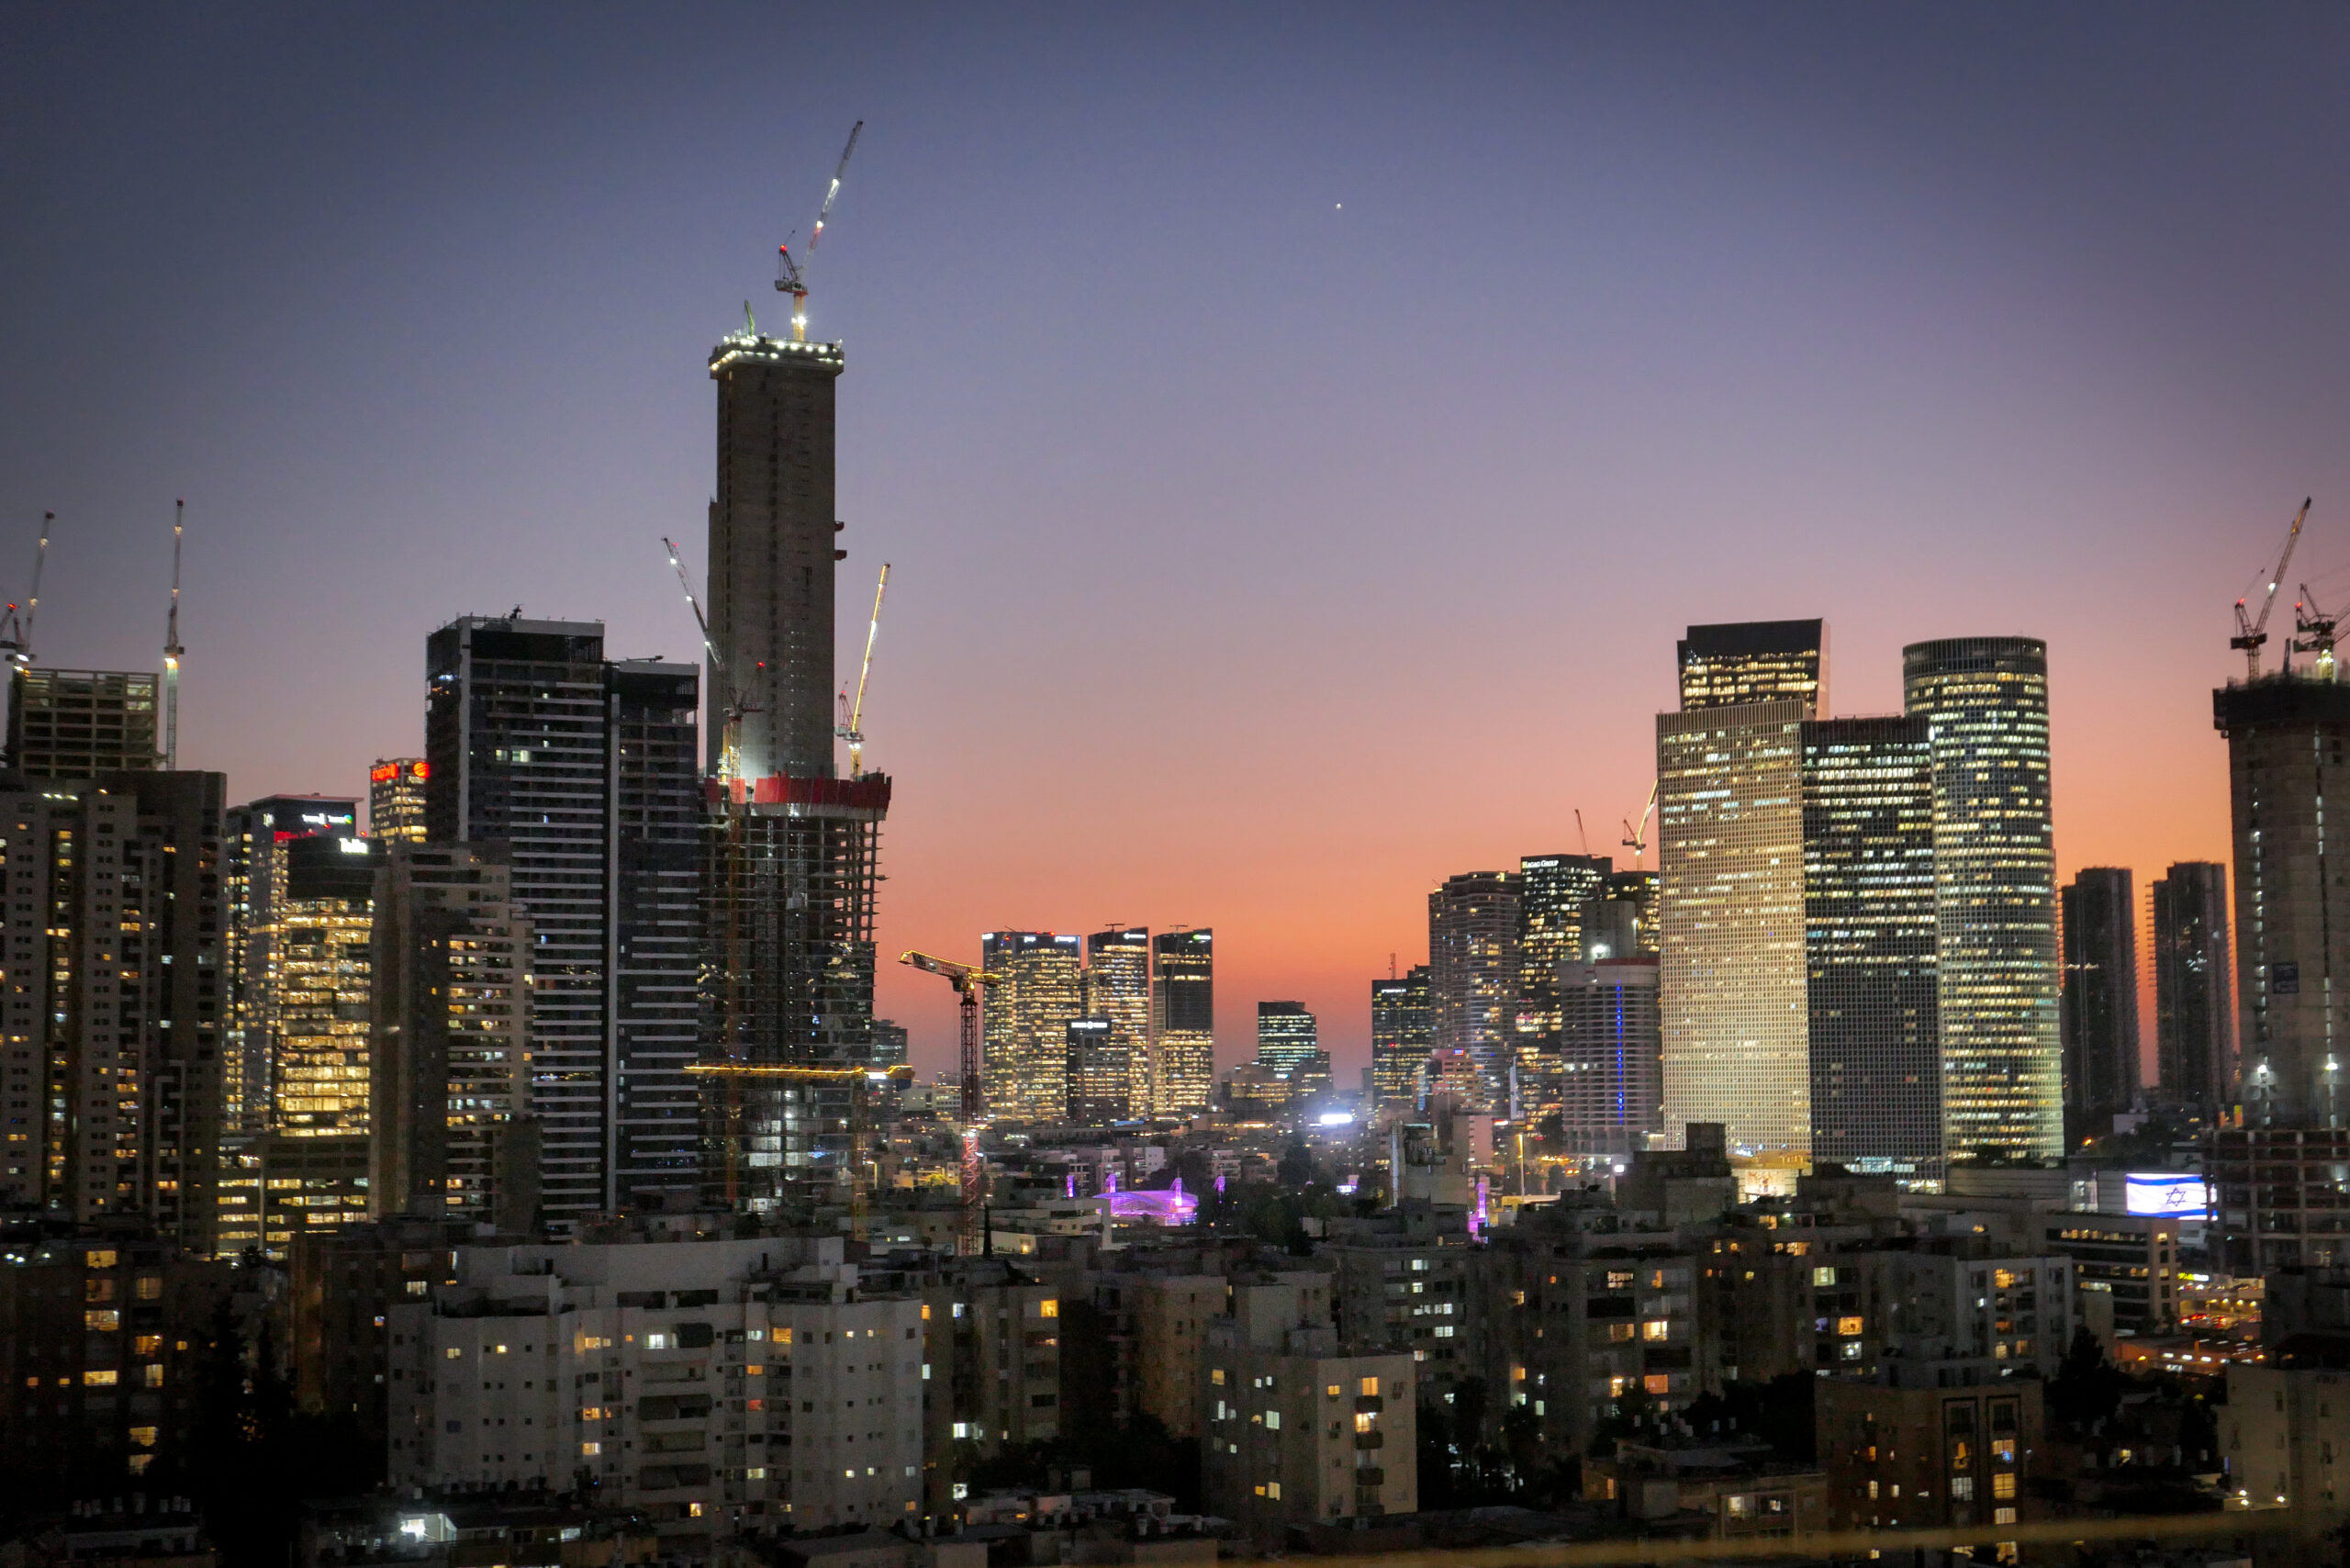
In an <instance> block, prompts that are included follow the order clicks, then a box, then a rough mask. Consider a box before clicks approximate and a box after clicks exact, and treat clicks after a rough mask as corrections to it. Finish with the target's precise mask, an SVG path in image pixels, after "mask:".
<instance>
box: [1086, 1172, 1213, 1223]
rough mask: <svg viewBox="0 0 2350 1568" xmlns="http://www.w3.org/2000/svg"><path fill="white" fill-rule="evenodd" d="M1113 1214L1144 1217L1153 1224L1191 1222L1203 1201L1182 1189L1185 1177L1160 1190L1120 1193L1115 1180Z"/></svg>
mask: <svg viewBox="0 0 2350 1568" xmlns="http://www.w3.org/2000/svg"><path fill="white" fill-rule="evenodd" d="M1109 1196H1110V1217H1111V1218H1113V1219H1125V1220H1142V1221H1145V1222H1147V1223H1148V1224H1151V1225H1189V1224H1191V1223H1192V1221H1193V1220H1195V1219H1197V1218H1198V1217H1199V1214H1200V1200H1199V1199H1197V1198H1195V1197H1193V1196H1192V1194H1191V1193H1187V1192H1185V1191H1183V1179H1182V1178H1181V1176H1178V1177H1177V1178H1175V1184H1174V1185H1173V1186H1171V1187H1168V1188H1165V1189H1163V1190H1160V1191H1157V1192H1147V1193H1121V1192H1119V1191H1118V1188H1117V1183H1116V1182H1115V1181H1114V1180H1113V1182H1111V1186H1110V1194H1109Z"/></svg>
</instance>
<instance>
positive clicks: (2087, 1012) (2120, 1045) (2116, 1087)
mask: <svg viewBox="0 0 2350 1568" xmlns="http://www.w3.org/2000/svg"><path fill="white" fill-rule="evenodd" d="M2058 902H2059V905H2060V907H2061V908H2062V909H2063V911H2064V915H2065V921H2064V927H2065V928H2064V932H2063V934H2062V935H2063V941H2064V953H2065V991H2064V998H2063V1004H2062V1010H2061V1017H2062V1020H2063V1024H2064V1038H2065V1136H2066V1137H2067V1139H2068V1140H2069V1139H2072V1138H2077V1137H2087V1136H2094V1135H2097V1134H2098V1133H2099V1132H2100V1131H2101V1129H2102V1127H2103V1126H2104V1125H2105V1124H2107V1123H2109V1121H2110V1119H2111V1118H2112V1116H2113V1114H2114V1113H2115V1112H2117V1111H2127V1110H2128V1109H2130V1106H2131V1103H2132V1101H2134V1100H2136V1099H2137V1097H2138V1087H2139V1073H2138V919H2137V901H2136V900H2135V899H2134V898H2132V894H2131V878H2130V873H2129V872H2128V871H2127V870H2124V869H2122V868H2120V867H2118V866H2089V867H2084V868H2082V870H2081V871H2080V873H2079V874H2078V875H2077V876H2076V877H2075V878H2074V879H2073V880H2072V881H2070V882H2068V883H2066V884H2065V890H2064V891H2063V892H2062V893H2061V894H2060V895H2059V896H2058Z"/></svg>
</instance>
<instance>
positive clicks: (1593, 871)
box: [1511, 855, 1614, 1108]
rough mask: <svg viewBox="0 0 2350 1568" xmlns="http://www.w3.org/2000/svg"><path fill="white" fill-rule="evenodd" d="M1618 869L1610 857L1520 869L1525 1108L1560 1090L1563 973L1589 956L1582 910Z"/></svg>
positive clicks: (1518, 1025)
mask: <svg viewBox="0 0 2350 1568" xmlns="http://www.w3.org/2000/svg"><path fill="white" fill-rule="evenodd" d="M1613 869H1614V863H1613V862H1612V861H1611V860H1609V859H1608V857H1606V856H1605V855H1529V856H1527V857H1523V858H1522V859H1520V860H1519V861H1518V863H1517V1007H1516V1014H1515V1015H1514V1016H1513V1017H1512V1019H1511V1026H1512V1029H1513V1030H1514V1032H1515V1033H1516V1054H1517V1071H1518V1086H1519V1101H1520V1103H1521V1104H1522V1105H1524V1106H1527V1107H1529V1108H1530V1107H1532V1106H1536V1105H1547V1104H1550V1103H1552V1101H1553V1100H1554V1098H1555V1096H1556V1094H1557V1092H1558V1087H1559V1070H1560V1068H1559V1027H1560V1017H1561V1013H1560V1009H1561V1005H1562V1002H1561V994H1560V984H1561V981H1560V973H1559V971H1560V967H1561V965H1565V964H1572V963H1573V962H1575V961H1576V960H1577V959H1579V958H1582V956H1583V906H1584V905H1586V904H1588V903H1590V902H1591V901H1592V900H1594V899H1595V898H1597V897H1599V896H1600V894H1601V890H1602V889H1603V888H1604V887H1605V885H1606V879H1607V876H1608V873H1609V872H1610V871H1611V870H1613Z"/></svg>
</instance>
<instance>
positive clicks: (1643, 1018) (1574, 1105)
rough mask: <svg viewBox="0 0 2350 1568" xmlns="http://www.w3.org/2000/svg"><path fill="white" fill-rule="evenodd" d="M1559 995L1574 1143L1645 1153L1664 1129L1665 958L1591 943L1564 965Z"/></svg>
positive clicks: (1564, 1095)
mask: <svg viewBox="0 0 2350 1568" xmlns="http://www.w3.org/2000/svg"><path fill="white" fill-rule="evenodd" d="M1559 1000H1560V1024H1559V1029H1560V1033H1559V1091H1558V1101H1559V1129H1560V1132H1561V1134H1562V1135H1563V1137H1564V1138H1565V1141H1566V1148H1567V1149H1568V1150H1569V1151H1570V1152H1572V1153H1577V1154H1583V1155H1621V1154H1634V1153H1638V1152H1639V1151H1640V1150H1641V1149H1644V1148H1647V1147H1648V1135H1649V1134H1651V1133H1652V1132H1656V1131H1658V1130H1660V1129H1659V1126H1658V1118H1659V1115H1660V1101H1661V1099H1662V1093H1663V1089H1664V1083H1663V1078H1664V1059H1663V1050H1664V1036H1663V1025H1664V1019H1663V1015H1662V1014H1661V1013H1660V1012H1659V1011H1658V1008H1657V1002H1658V995H1657V959H1656V958H1655V957H1654V956H1652V955H1651V954H1647V953H1641V952H1638V951H1630V952H1625V953H1621V954H1611V955H1606V956H1601V955H1600V954H1599V952H1598V949H1597V946H1593V947H1591V948H1587V949H1586V950H1585V956H1584V957H1583V958H1579V959H1574V960H1570V961H1569V962H1568V963H1567V964H1566V965H1565V966H1564V968H1563V970H1562V972H1561V979H1560V985H1559Z"/></svg>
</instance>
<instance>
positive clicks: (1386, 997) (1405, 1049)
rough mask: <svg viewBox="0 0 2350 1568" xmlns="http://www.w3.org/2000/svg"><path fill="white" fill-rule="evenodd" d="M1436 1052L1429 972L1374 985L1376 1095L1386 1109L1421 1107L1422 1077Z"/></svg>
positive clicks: (1416, 970)
mask: <svg viewBox="0 0 2350 1568" xmlns="http://www.w3.org/2000/svg"><path fill="white" fill-rule="evenodd" d="M1435 1048H1436V1020H1435V1017H1434V1015H1433V1013H1432V1011H1431V1007H1430V1003H1429V1001H1428V967H1427V965H1426V964H1415V965H1413V966H1412V968H1411V969H1409V970H1408V971H1406V972H1405V973H1404V975H1403V976H1402V977H1401V978H1394V977H1391V978H1389V979H1387V980H1373V981H1371V1097H1372V1100H1373V1101H1374V1102H1375V1103H1377V1104H1378V1105H1379V1106H1380V1108H1382V1110H1383V1109H1385V1108H1386V1107H1387V1106H1390V1105H1412V1104H1416V1103H1418V1100H1419V1097H1420V1075H1421V1073H1422V1072H1423V1071H1424V1070H1426V1069H1427V1062H1428V1053H1429V1052H1430V1051H1432V1050H1434V1049H1435Z"/></svg>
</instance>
